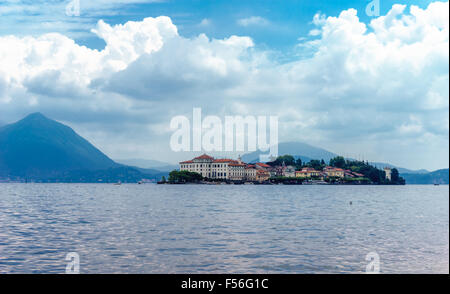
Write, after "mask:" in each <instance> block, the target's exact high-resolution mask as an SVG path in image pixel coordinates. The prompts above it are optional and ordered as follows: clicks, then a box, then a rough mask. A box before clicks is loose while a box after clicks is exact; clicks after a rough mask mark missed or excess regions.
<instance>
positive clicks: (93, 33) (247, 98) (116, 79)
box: [0, 0, 449, 170]
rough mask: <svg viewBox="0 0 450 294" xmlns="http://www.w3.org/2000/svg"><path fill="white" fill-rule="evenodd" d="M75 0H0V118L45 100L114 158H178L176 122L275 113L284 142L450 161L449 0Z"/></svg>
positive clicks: (406, 162)
mask: <svg viewBox="0 0 450 294" xmlns="http://www.w3.org/2000/svg"><path fill="white" fill-rule="evenodd" d="M73 1H75V2H76V0H72V4H73V3H74V2H73ZM70 2H71V1H57V0H48V1H41V0H39V1H21V0H6V1H4V0H3V1H2V0H0V125H3V124H7V123H11V122H14V121H16V120H18V119H20V118H22V117H23V116H25V115H27V114H29V113H32V112H38V111H39V112H42V113H43V114H45V115H46V116H48V117H50V118H53V119H56V120H58V121H61V122H63V123H66V124H68V125H70V126H71V127H73V128H74V129H75V130H76V131H77V132H78V133H79V134H80V135H82V136H84V137H86V138H87V139H88V140H90V141H91V142H92V143H94V145H96V146H97V147H99V148H100V149H101V150H102V151H104V152H105V153H106V154H107V155H109V156H110V157H112V158H116V159H117V158H145V159H157V160H162V161H168V162H176V161H178V160H182V159H186V155H185V154H184V155H183V154H173V153H172V152H170V148H169V141H170V136H171V135H172V133H173V131H172V130H171V129H170V120H171V119H172V117H174V116H177V115H186V116H188V117H190V116H192V108H193V107H201V108H202V112H203V113H204V115H205V116H206V115H217V116H219V117H224V116H225V115H267V116H269V115H276V116H278V117H279V139H280V141H302V142H307V143H310V144H312V145H315V146H319V147H322V148H325V149H328V150H330V151H332V152H335V153H340V154H343V155H346V156H352V157H357V156H364V158H365V159H368V160H371V161H384V162H390V163H392V164H395V165H398V166H401V167H406V168H412V169H419V168H426V169H429V170H434V169H438V168H447V167H448V161H449V157H448V152H449V102H448V99H449V88H448V83H449V53H448V51H449V43H448V38H449V13H448V10H449V7H448V2H444V1H402V0H398V1H390V0H380V1H379V3H380V7H379V8H380V9H379V10H380V15H379V16H374V15H367V13H366V6H367V4H368V3H369V2H370V1H365V0H361V1H353V0H346V1H345V0H341V1H302V0H297V1H294V0H286V1H282V2H281V1H264V0H259V1H251V0H248V1H234V0H227V1H206V0H205V1H187V0H167V1H164V0H160V1H158V0H154V1H145V0H130V1H125V0H113V1H106V0H100V1H84V0H80V1H79V3H80V11H79V12H80V13H79V15H73V14H74V13H73V10H69V11H67V5H68V4H69V3H70ZM280 3H283V5H280ZM75 4H76V3H75ZM68 12H69V13H68Z"/></svg>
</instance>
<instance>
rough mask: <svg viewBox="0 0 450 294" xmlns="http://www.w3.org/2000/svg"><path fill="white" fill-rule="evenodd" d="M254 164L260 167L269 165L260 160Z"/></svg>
mask: <svg viewBox="0 0 450 294" xmlns="http://www.w3.org/2000/svg"><path fill="white" fill-rule="evenodd" d="M255 165H259V166H261V167H271V166H270V165H268V164H265V163H262V162H257V163H255Z"/></svg>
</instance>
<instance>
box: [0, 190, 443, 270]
mask: <svg viewBox="0 0 450 294" xmlns="http://www.w3.org/2000/svg"><path fill="white" fill-rule="evenodd" d="M448 200H449V188H448V186H415V185H410V186H306V185H305V186H205V185H154V184H145V185H137V184H134V185H131V184H130V185H121V186H114V185H107V184H98V185H96V184H0V273H64V272H65V268H66V264H67V261H65V257H66V254H67V253H69V252H76V253H77V254H78V255H79V257H80V272H81V273H362V272H364V271H365V269H366V265H367V263H368V261H366V259H365V258H366V255H367V254H368V253H370V252H376V254H378V256H379V259H380V269H381V272H382V273H448V272H449V213H448V209H449V202H448ZM350 201H352V205H350Z"/></svg>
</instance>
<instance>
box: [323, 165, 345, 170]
mask: <svg viewBox="0 0 450 294" xmlns="http://www.w3.org/2000/svg"><path fill="white" fill-rule="evenodd" d="M325 169H326V170H327V171H344V170H343V169H342V168H339V167H332V166H327V167H325Z"/></svg>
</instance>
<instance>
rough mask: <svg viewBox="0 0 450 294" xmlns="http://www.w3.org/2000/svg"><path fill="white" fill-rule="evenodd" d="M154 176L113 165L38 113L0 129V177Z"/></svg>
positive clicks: (84, 178) (127, 178)
mask: <svg viewBox="0 0 450 294" xmlns="http://www.w3.org/2000/svg"><path fill="white" fill-rule="evenodd" d="M156 174H159V172H157V171H154V172H153V171H148V172H146V171H141V170H138V169H135V168H132V167H128V166H125V165H122V164H118V163H116V162H114V161H113V160H111V159H110V158H109V157H108V156H106V155H105V154H103V153H102V152H101V151H100V150H99V149H97V148H96V147H95V146H93V145H92V144H91V143H89V142H88V141H87V140H86V139H84V138H82V137H81V136H79V135H78V134H77V133H76V132H75V131H74V130H72V129H71V128H70V127H68V126H65V125H63V124H61V123H59V122H56V121H54V120H51V119H49V118H47V117H45V116H44V115H42V114H41V113H34V114H30V115H28V116H27V117H25V118H24V119H22V120H20V121H18V122H16V123H13V124H10V125H6V126H3V127H1V128H0V178H4V179H5V178H6V179H11V180H18V181H24V180H26V181H28V180H31V181H51V182H60V181H64V182H98V181H108V182H111V181H119V180H120V181H133V182H135V181H138V180H140V179H142V178H153V177H154V176H153V175H156ZM158 176H159V175H158Z"/></svg>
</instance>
